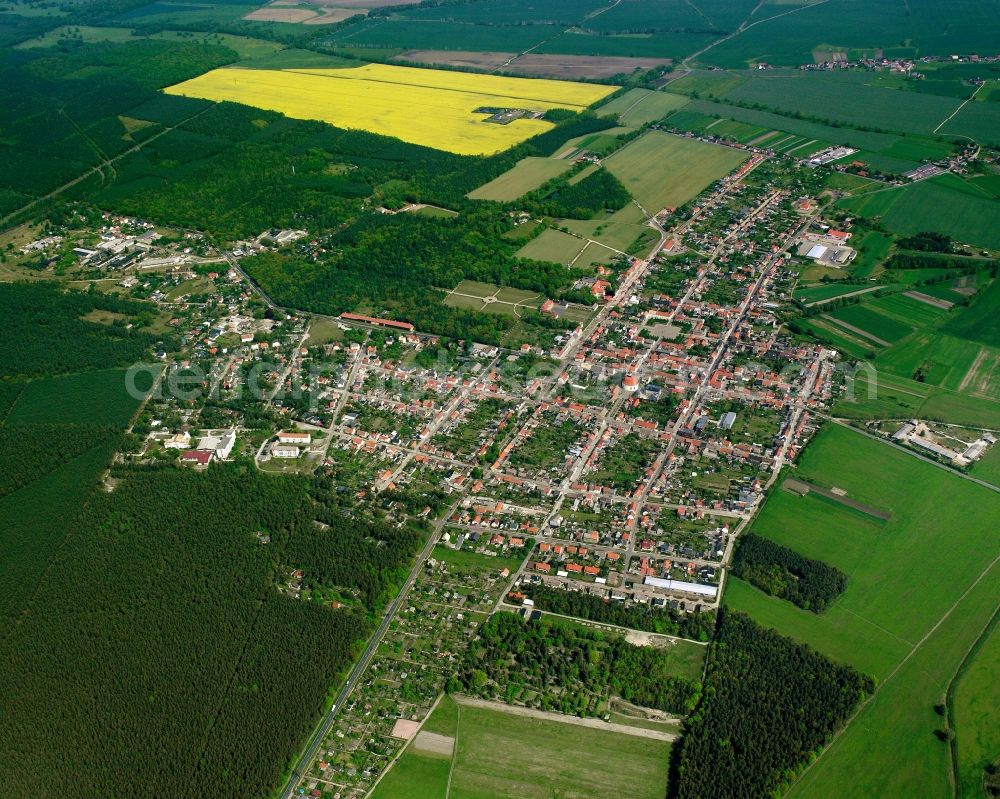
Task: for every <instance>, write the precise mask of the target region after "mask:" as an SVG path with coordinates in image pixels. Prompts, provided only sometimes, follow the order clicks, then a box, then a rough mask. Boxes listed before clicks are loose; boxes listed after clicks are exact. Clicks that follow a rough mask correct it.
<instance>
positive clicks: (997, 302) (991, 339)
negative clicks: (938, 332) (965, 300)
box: [943, 280, 1000, 347]
mask: <svg viewBox="0 0 1000 799" xmlns="http://www.w3.org/2000/svg"><path fill="white" fill-rule="evenodd" d="M943 329H944V330H946V331H947V332H949V333H952V334H953V335H956V336H961V337H962V338H967V339H970V340H972V341H981V342H983V343H985V344H991V345H993V346H995V347H1000V280H994V281H993V282H992V283H991V284H990V286H989V287H988V288H987V289H985V290H984V291H980V292H979V294H977V295H976V297H975V299H973V301H972V303H971V304H970V305H969V307H968V309H966V310H964V311H963V312H962V313H961V314H960V315H958V316H955V317H953V318H951V319H950V320H949V321H948V322H947V323H946V324H945V325H944V327H943Z"/></svg>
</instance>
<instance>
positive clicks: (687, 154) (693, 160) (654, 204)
mask: <svg viewBox="0 0 1000 799" xmlns="http://www.w3.org/2000/svg"><path fill="white" fill-rule="evenodd" d="M746 159H747V154H746V153H745V152H743V151H742V150H734V149H731V148H729V147H721V146H718V145H714V144H705V143H704V142H700V141H694V140H691V139H684V138H681V137H680V136H672V135H670V134H669V133H661V132H660V131H656V130H651V131H649V132H647V133H645V134H643V135H642V136H640V137H639V138H638V139H635V140H634V141H631V142H629V143H628V144H627V145H625V146H624V147H622V148H621V149H620V150H618V151H617V152H615V153H613V154H612V155H611V156H610V157H609V158H608V159H607V160H606V161H605V162H604V165H605V167H607V168H608V169H609V170H610V171H611V172H612V173H613V174H614V176H615V177H616V178H618V179H619V180H620V181H621V182H622V183H623V184H624V185H625V188H627V189H628V190H629V192H630V193H631V194H632V196H633V197H634V198H635V199H636V201H637V202H638V203H639V204H640V205H641V206H642V207H643V208H644V209H645V210H646V212H647V213H648V214H656V213H657V212H659V211H660V210H662V209H664V208H668V207H672V208H676V207H677V206H680V205H683V204H684V203H686V202H687V201H688V200H690V199H691V198H692V197H695V196H697V195H698V194H699V193H701V192H702V191H703V190H704V189H705V188H706V187H707V186H709V185H710V184H711V183H713V182H714V181H716V180H718V179H719V178H721V177H723V176H724V175H726V174H727V173H729V172H731V171H732V170H734V169H735V168H736V167H738V166H739V165H740V164H742V163H743V162H744V161H745V160H746Z"/></svg>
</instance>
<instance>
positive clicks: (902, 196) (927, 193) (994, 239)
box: [838, 175, 1000, 248]
mask: <svg viewBox="0 0 1000 799" xmlns="http://www.w3.org/2000/svg"><path fill="white" fill-rule="evenodd" d="M838 206H840V207H841V208H844V209H846V210H849V211H852V212H853V213H857V214H860V215H861V216H864V217H879V218H881V220H882V222H883V223H884V224H885V226H886V227H887V228H888V229H889V230H891V231H893V232H895V233H903V234H913V233H919V232H920V231H923V230H936V231H939V232H941V233H946V234H947V235H949V236H951V237H952V238H954V239H955V240H956V241H960V242H964V243H968V244H973V245H976V246H980V247H991V248H1000V202H997V201H996V200H994V199H991V198H990V197H988V196H986V195H985V194H984V193H982V192H981V191H979V190H978V189H976V188H975V187H970V186H969V184H968V183H966V182H965V181H963V180H961V179H960V178H958V177H956V176H955V175H942V176H939V177H936V178H931V179H930V180H922V181H920V182H918V183H913V184H911V185H909V186H903V187H901V188H897V189H890V190H887V191H880V192H872V193H869V194H864V195H861V196H860V197H851V198H848V199H845V200H841V201H840V202H839V203H838Z"/></svg>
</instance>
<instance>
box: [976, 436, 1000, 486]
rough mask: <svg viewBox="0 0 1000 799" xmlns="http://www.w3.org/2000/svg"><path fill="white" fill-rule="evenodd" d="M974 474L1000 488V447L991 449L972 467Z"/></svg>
mask: <svg viewBox="0 0 1000 799" xmlns="http://www.w3.org/2000/svg"><path fill="white" fill-rule="evenodd" d="M972 474H973V476H974V477H978V478H979V479H980V480H986V481H987V482H989V483H993V485H995V486H998V487H1000V447H995V446H994V447H990V448H989V449H988V450H987V451H986V454H985V455H983V457H982V458H980V459H979V461H978V462H977V463H976V465H975V466H973V467H972Z"/></svg>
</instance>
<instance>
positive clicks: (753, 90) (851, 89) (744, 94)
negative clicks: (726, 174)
mask: <svg viewBox="0 0 1000 799" xmlns="http://www.w3.org/2000/svg"><path fill="white" fill-rule="evenodd" d="M863 78H864V76H863V75H862V74H860V73H850V74H840V73H831V72H804V73H801V74H795V75H773V74H767V75H758V74H751V75H750V76H749V77H748V79H747V80H746V81H744V82H743V83H741V84H740V85H739V86H737V87H735V88H733V89H732V90H731V91H730V92H728V94H727V95H726V97H727V99H730V100H735V101H737V102H740V103H759V104H761V105H763V106H767V107H769V108H773V109H775V110H777V111H781V112H785V113H795V112H799V113H801V114H803V115H805V116H810V117H815V118H818V119H830V120H834V121H836V122H841V123H846V124H850V125H863V126H867V127H876V128H883V129H885V130H894V131H899V132H902V133H923V134H930V133H932V132H933V130H934V128H935V127H937V125H938V123H940V122H941V121H943V120H944V119H945V118H947V117H948V115H949V114H951V113H952V112H953V111H955V109H956V108H958V106H959V104H960V103H961V100H959V99H956V98H951V97H941V96H938V95H933V94H922V93H918V92H904V91H897V90H895V89H887V88H882V87H875V86H869V85H866V84H865V83H864V82H862V79H863Z"/></svg>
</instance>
